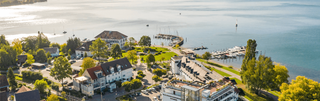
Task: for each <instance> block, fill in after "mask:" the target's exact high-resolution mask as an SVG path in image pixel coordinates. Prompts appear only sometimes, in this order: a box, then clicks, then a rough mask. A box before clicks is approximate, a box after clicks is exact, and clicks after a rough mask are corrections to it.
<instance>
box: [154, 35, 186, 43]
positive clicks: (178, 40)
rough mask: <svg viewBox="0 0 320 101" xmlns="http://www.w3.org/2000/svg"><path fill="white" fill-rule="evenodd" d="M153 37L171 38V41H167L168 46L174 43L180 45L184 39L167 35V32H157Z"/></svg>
mask: <svg viewBox="0 0 320 101" xmlns="http://www.w3.org/2000/svg"><path fill="white" fill-rule="evenodd" d="M154 38H157V39H161V38H162V39H167V40H171V41H172V42H170V43H169V46H176V45H179V46H181V45H183V41H184V39H183V38H182V37H180V36H177V35H169V34H157V35H156V36H154Z"/></svg>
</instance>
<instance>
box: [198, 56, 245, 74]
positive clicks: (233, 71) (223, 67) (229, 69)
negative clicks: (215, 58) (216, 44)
mask: <svg viewBox="0 0 320 101" xmlns="http://www.w3.org/2000/svg"><path fill="white" fill-rule="evenodd" d="M196 60H198V61H200V62H204V63H207V64H210V65H212V66H216V67H220V68H222V69H225V70H227V71H230V72H232V73H234V74H237V75H240V72H239V71H237V70H234V69H232V68H228V67H225V66H221V65H219V64H216V63H213V62H207V61H206V60H203V59H196Z"/></svg>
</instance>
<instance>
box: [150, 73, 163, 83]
mask: <svg viewBox="0 0 320 101" xmlns="http://www.w3.org/2000/svg"><path fill="white" fill-rule="evenodd" d="M152 80H154V82H158V81H162V79H161V78H160V77H159V76H157V75H154V76H153V77H152Z"/></svg>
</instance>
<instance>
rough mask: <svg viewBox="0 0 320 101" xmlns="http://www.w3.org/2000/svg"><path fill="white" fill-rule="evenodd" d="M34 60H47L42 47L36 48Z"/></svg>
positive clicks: (42, 61)
mask: <svg viewBox="0 0 320 101" xmlns="http://www.w3.org/2000/svg"><path fill="white" fill-rule="evenodd" d="M35 59H36V61H38V62H41V63H44V62H47V56H46V53H45V51H44V50H43V49H38V50H37V55H36V56H35Z"/></svg>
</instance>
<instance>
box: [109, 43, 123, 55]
mask: <svg viewBox="0 0 320 101" xmlns="http://www.w3.org/2000/svg"><path fill="white" fill-rule="evenodd" d="M121 51H122V50H121V49H120V46H119V44H117V43H116V44H113V45H112V46H111V52H110V55H111V57H112V58H114V59H118V58H121V57H122V52H121Z"/></svg>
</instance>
